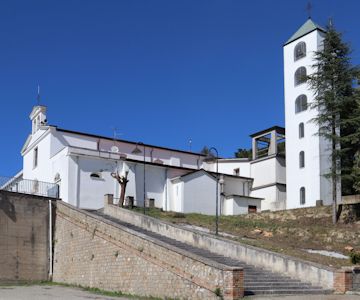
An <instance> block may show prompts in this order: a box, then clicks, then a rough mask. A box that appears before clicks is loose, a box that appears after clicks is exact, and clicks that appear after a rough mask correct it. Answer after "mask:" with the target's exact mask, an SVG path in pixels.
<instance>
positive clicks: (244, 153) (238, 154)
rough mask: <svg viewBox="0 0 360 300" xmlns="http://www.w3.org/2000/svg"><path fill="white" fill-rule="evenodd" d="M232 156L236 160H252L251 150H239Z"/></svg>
mask: <svg viewBox="0 0 360 300" xmlns="http://www.w3.org/2000/svg"><path fill="white" fill-rule="evenodd" d="M234 156H235V157H236V158H250V159H251V158H252V150H251V149H245V148H239V149H238V150H237V151H236V152H235V153H234Z"/></svg>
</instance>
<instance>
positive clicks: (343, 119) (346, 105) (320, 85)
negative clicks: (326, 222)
mask: <svg viewBox="0 0 360 300" xmlns="http://www.w3.org/2000/svg"><path fill="white" fill-rule="evenodd" d="M314 59H315V63H314V64H313V65H312V67H313V69H314V73H313V74H312V75H310V76H308V78H307V79H308V83H309V86H310V88H311V89H312V91H313V92H314V96H315V99H314V101H313V102H312V103H310V105H309V106H310V108H311V109H316V110H317V111H318V114H317V117H315V118H314V119H313V120H312V121H313V122H315V123H316V124H318V126H319V133H318V134H319V135H320V136H322V137H324V139H326V140H328V141H329V143H330V148H331V149H330V150H331V151H330V153H331V154H330V157H329V159H330V160H331V167H330V170H329V173H328V174H326V175H325V176H327V177H328V178H330V179H331V182H332V205H333V223H336V222H337V195H338V189H339V185H340V182H341V180H342V179H343V180H344V182H345V180H348V178H349V177H351V176H350V174H351V169H352V164H353V162H352V161H351V159H350V160H349V159H348V157H353V155H351V154H352V153H353V152H354V149H355V148H354V146H353V143H352V136H353V134H354V131H355V130H354V127H353V125H351V124H353V112H354V110H355V109H356V107H357V103H356V100H355V98H356V97H355V89H354V87H353V80H354V78H355V77H356V74H357V69H356V68H353V67H352V66H351V61H350V49H349V46H348V45H347V44H346V43H344V42H343V41H342V36H341V34H340V33H338V32H337V31H336V30H335V28H334V26H333V25H332V24H330V25H329V26H328V27H327V31H326V34H325V38H324V41H323V48H322V49H321V50H320V51H316V52H315V57H314ZM350 161H351V162H350Z"/></svg>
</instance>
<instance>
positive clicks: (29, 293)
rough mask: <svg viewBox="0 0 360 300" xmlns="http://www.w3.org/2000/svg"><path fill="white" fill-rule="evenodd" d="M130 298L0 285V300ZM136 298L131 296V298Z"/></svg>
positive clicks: (302, 299)
mask: <svg viewBox="0 0 360 300" xmlns="http://www.w3.org/2000/svg"><path fill="white" fill-rule="evenodd" d="M48 299H55V300H56V299H65V300H130V299H129V298H126V297H109V296H102V295H97V294H93V293H90V292H86V291H83V290H81V289H77V288H70V287H63V286H46V285H40V286H37V285H32V286H0V300H48ZM134 299H136V298H133V297H131V300H134ZM244 299H245V300H267V299H269V300H272V299H279V300H359V299H360V295H358V296H357V295H314V296H310V295H303V296H274V297H271V296H251V297H246V298H244Z"/></svg>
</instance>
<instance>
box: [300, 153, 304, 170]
mask: <svg viewBox="0 0 360 300" xmlns="http://www.w3.org/2000/svg"><path fill="white" fill-rule="evenodd" d="M299 167H300V168H304V167H305V152H304V151H300V153H299Z"/></svg>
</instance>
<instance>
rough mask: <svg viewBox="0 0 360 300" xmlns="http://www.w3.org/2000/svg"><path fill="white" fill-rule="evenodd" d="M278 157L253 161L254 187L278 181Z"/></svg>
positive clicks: (252, 175)
mask: <svg viewBox="0 0 360 300" xmlns="http://www.w3.org/2000/svg"><path fill="white" fill-rule="evenodd" d="M276 164H277V160H276V157H275V156H273V157H270V158H263V159H258V160H255V161H252V162H251V177H252V178H254V182H253V188H256V187H259V186H263V185H269V184H273V183H276V179H277V177H276Z"/></svg>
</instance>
